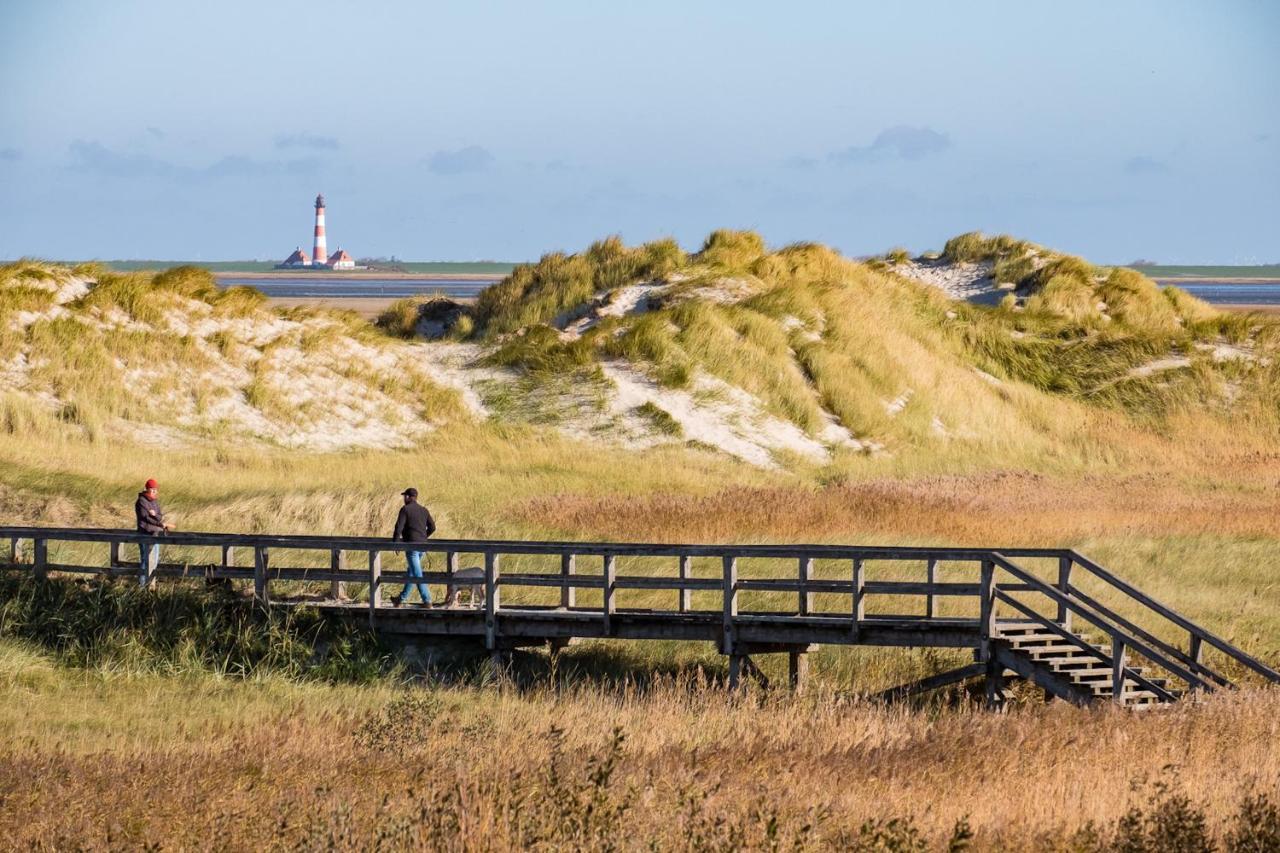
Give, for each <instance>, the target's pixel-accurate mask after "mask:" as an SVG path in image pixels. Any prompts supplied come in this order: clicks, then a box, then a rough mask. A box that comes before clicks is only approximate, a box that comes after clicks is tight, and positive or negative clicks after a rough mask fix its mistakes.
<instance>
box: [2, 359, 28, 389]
mask: <svg viewBox="0 0 1280 853" xmlns="http://www.w3.org/2000/svg"><path fill="white" fill-rule="evenodd" d="M30 372H31V365H30V364H29V363H28V362H27V354H26V353H25V352H19V353H18V354H17V355H15V356H14V357H13V358H11V359H9V360H8V361H6V362H0V388H7V389H12V390H14V391H21V390H25V387H26V384H27V378H28V374H29V373H30Z"/></svg>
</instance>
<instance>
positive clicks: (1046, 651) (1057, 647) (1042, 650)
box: [1014, 643, 1106, 660]
mask: <svg viewBox="0 0 1280 853" xmlns="http://www.w3.org/2000/svg"><path fill="white" fill-rule="evenodd" d="M1014 648H1015V649H1016V650H1018V651H1020V652H1026V653H1027V654H1029V655H1031V656H1032V657H1035V658H1037V659H1039V658H1043V657H1046V656H1054V657H1063V656H1066V655H1068V654H1069V655H1071V656H1080V657H1086V658H1093V659H1094V660H1097V656H1096V655H1093V654H1091V653H1090V652H1087V651H1085V650H1084V649H1082V648H1080V647H1079V646H1075V645H1071V644H1069V643H1058V644H1054V645H1045V646H1014ZM1094 648H1097V647H1096V646H1095V647H1094ZM1098 651H1100V652H1102V653H1103V654H1106V650H1105V649H1098Z"/></svg>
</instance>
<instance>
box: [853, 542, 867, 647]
mask: <svg viewBox="0 0 1280 853" xmlns="http://www.w3.org/2000/svg"><path fill="white" fill-rule="evenodd" d="M865 574H866V573H865V572H864V570H863V566H862V559H861V558H860V557H859V558H857V559H855V560H854V561H853V641H854V642H855V643H856V642H858V641H859V639H860V638H861V637H862V620H863V618H865V617H866V615H867V614H866V603H865V598H866V596H865V593H866V585H867V581H866V577H865Z"/></svg>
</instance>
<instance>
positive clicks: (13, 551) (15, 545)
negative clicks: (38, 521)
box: [9, 536, 22, 566]
mask: <svg viewBox="0 0 1280 853" xmlns="http://www.w3.org/2000/svg"><path fill="white" fill-rule="evenodd" d="M9 562H11V563H13V564H14V565H15V566H16V565H18V563H20V562H22V540H21V539H19V538H18V537H17V536H14V537H12V538H10V539H9Z"/></svg>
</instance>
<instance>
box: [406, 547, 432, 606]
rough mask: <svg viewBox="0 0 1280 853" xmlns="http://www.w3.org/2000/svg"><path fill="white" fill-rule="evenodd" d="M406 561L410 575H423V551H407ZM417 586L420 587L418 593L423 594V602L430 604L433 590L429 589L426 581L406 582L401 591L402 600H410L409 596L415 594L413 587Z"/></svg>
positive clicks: (416, 576) (418, 576)
mask: <svg viewBox="0 0 1280 853" xmlns="http://www.w3.org/2000/svg"><path fill="white" fill-rule="evenodd" d="M404 561H405V565H407V566H408V571H409V577H414V578H420V577H422V552H421V551H405V552H404ZM415 586H416V587H417V588H418V595H420V596H422V603H423V604H430V603H431V590H429V589H427V585H426V584H425V583H419V584H412V583H407V584H405V585H404V589H403V590H402V591H401V593H400V600H401V601H404V602H407V601H408V600H409V596H410V595H412V594H413V588H414V587H415Z"/></svg>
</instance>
